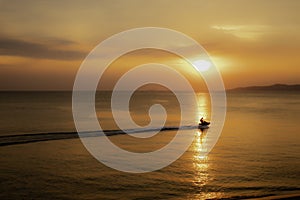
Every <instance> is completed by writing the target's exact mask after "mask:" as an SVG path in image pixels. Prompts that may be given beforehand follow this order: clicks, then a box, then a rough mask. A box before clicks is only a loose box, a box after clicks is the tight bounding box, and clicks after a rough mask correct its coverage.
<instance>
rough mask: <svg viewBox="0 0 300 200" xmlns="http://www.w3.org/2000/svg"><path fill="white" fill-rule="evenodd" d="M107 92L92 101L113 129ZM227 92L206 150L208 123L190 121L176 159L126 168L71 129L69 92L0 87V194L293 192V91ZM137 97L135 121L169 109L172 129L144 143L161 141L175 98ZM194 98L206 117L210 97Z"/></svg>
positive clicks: (296, 153)
mask: <svg viewBox="0 0 300 200" xmlns="http://www.w3.org/2000/svg"><path fill="white" fill-rule="evenodd" d="M108 97H109V95H106V94H105V95H103V94H102V95H100V94H99V95H98V97H97V99H96V102H97V104H96V108H97V112H99V118H100V121H101V123H102V125H103V127H105V129H106V130H109V131H112V133H117V132H116V131H114V130H116V125H115V124H114V123H112V122H111V113H110V112H109V109H108V107H109V106H108V105H109V98H108ZM150 97H151V98H150ZM227 97H228V108H227V109H228V111H227V117H226V122H225V126H224V129H223V132H222V135H221V137H220V138H219V141H218V143H217V144H216V145H215V147H214V149H213V150H212V151H211V152H210V153H209V154H208V156H205V157H202V156H199V155H200V152H201V151H202V150H203V146H204V145H205V143H206V142H207V141H206V138H207V137H206V136H207V135H209V134H210V130H209V129H208V131H203V132H201V131H200V130H197V129H194V128H191V129H189V130H187V131H193V132H194V133H195V140H194V142H193V144H192V145H191V147H190V148H189V150H188V151H187V152H186V153H185V154H184V155H183V156H182V157H181V158H180V159H178V160H177V161H175V162H174V163H173V164H171V165H170V166H168V167H166V168H163V169H161V170H158V171H155V172H151V173H145V174H129V173H124V172H119V171H116V170H113V169H110V168H108V167H106V166H104V165H103V164H101V163H99V162H98V161H97V160H96V159H94V158H93V157H92V156H91V155H90V154H89V153H88V152H87V150H86V149H85V148H84V146H83V145H82V143H81V142H80V140H79V139H78V138H77V136H76V134H75V133H74V132H75V128H74V123H73V120H72V110H71V95H70V93H62V92H59V93H55V92H53V93H0V107H1V109H0V116H1V118H0V144H4V143H5V142H6V143H7V142H10V143H9V144H7V145H5V146H4V145H3V146H0V149H1V151H0V155H1V157H0V158H1V165H0V177H1V183H0V189H1V193H0V199H215V198H217V199H220V198H229V199H246V198H258V197H265V196H269V197H270V198H273V197H275V196H277V195H282V194H298V193H300V186H299V182H300V179H299V177H300V137H299V134H300V126H299V122H298V121H299V118H300V106H299V105H300V94H295V93H287V92H284V93H280V92H276V93H270V92H264V93H263V92H257V93H228V94H227ZM136 98H137V100H136V102H134V103H133V110H134V111H133V113H132V114H133V118H134V119H135V120H136V121H137V123H139V124H140V125H145V124H147V122H149V119H148V116H147V112H148V111H147V108H148V106H149V105H150V104H151V103H162V104H163V105H164V106H165V107H166V108H167V110H168V118H169V121H168V122H167V124H166V126H167V127H171V128H175V129H174V130H173V129H169V130H165V131H163V134H161V136H160V137H158V138H155V139H154V140H153V141H152V143H153V145H152V146H151V145H150V147H154V148H156V146H155V145H158V146H163V145H165V142H166V141H168V138H170V137H173V135H174V133H176V127H178V120H179V118H178V112H177V103H176V101H175V100H174V99H173V97H172V96H171V95H170V94H163V93H159V92H158V93H155V94H154V93H152V94H151V95H150V96H149V93H141V94H139V95H137V96H136ZM198 101H199V111H197V112H199V113H197V114H198V115H199V116H205V117H206V118H208V119H209V118H210V103H209V96H208V95H207V94H198ZM138 102H140V103H138ZM120 112H121V111H120ZM191 112H193V111H191ZM154 119H155V117H154ZM186 124H187V125H189V126H190V125H193V122H187V123H186ZM27 134H32V135H27ZM24 135H25V136H24ZM110 137H111V138H112V140H113V141H114V142H116V143H118V144H119V145H120V146H121V147H122V148H125V149H129V150H133V151H139V150H140V151H144V150H148V148H149V145H144V144H134V141H131V140H127V137H126V135H123V134H114V135H113V136H110ZM24 140H26V141H27V142H26V143H24V144H17V142H18V141H24ZM35 140H37V141H35ZM152 143H151V144H152Z"/></svg>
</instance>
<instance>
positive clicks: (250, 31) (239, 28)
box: [211, 25, 271, 39]
mask: <svg viewBox="0 0 300 200" xmlns="http://www.w3.org/2000/svg"><path fill="white" fill-rule="evenodd" d="M211 28H212V29H215V30H219V31H222V32H224V33H228V34H232V35H234V36H235V37H238V38H243V39H255V38H258V37H260V36H262V35H264V34H268V33H271V27H269V26H265V25H214V26H211Z"/></svg>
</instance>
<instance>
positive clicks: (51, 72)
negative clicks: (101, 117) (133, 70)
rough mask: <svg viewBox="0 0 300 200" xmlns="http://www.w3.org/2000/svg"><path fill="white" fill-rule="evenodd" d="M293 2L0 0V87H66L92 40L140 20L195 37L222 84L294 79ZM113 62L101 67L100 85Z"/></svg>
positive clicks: (297, 37)
mask: <svg viewBox="0 0 300 200" xmlns="http://www.w3.org/2000/svg"><path fill="white" fill-rule="evenodd" d="M299 10H300V1H298V0H287V1H281V0H264V1H261V0H254V1H245V0H227V1H222V0H214V1H201V0H187V1H180V0H153V1H146V0H134V1H133V0H113V1H112V0H106V1H88V2H86V1H64V0H62V1H55V2H54V1H30V0H29V1H9V0H2V1H0V27H1V30H0V69H1V70H0V77H1V78H0V90H70V89H72V86H73V82H74V78H75V75H76V72H77V70H78V68H79V66H80V64H81V62H82V61H83V59H84V58H85V56H86V55H87V54H88V52H89V51H91V50H92V49H93V48H94V47H95V46H96V45H97V44H98V43H99V42H101V41H103V40H104V39H106V38H108V37H109V36H111V35H113V34H115V33H118V32H121V31H124V30H127V29H130V28H137V27H145V26H154V27H165V28H170V29H174V30H177V31H180V32H182V33H185V34H187V35H188V36H190V37H192V38H194V39H195V40H197V41H198V42H199V43H200V44H201V45H203V46H204V47H205V49H206V50H207V52H208V53H209V55H210V56H211V58H212V60H213V61H214V63H215V64H216V66H217V67H218V68H219V70H220V72H221V74H222V77H223V80H224V84H225V86H226V88H233V87H239V86H247V85H268V84H273V83H287V84H295V83H298V84H299V83H300V81H299V80H300V79H299V74H300V57H299V52H300V14H299ZM156 54H157V52H156V53H155V52H154V53H153V52H152V53H149V57H153V55H156ZM167 57H168V56H165V58H167ZM136 59H140V60H139V61H141V59H144V60H145V61H147V60H148V58H141V56H137V57H136ZM164 60H165V61H168V60H167V59H164ZM173 61H174V59H170V60H169V62H170V63H172V62H173ZM124 62H125V61H124ZM166 63H167V62H166ZM119 65H122V63H120V62H119ZM118 67H119V66H117V67H115V70H114V69H112V70H111V71H112V73H108V74H107V76H108V77H106V79H107V81H108V82H107V83H106V85H109V84H110V82H109V81H110V80H111V79H114V78H116V76H115V75H114V74H115V73H117V72H118V70H117V68H118ZM191 79H195V77H192V75H191ZM192 82H195V83H196V82H197V81H193V80H192Z"/></svg>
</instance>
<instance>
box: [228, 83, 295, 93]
mask: <svg viewBox="0 0 300 200" xmlns="http://www.w3.org/2000/svg"><path fill="white" fill-rule="evenodd" d="M228 91H299V92H300V84H297V85H286V84H274V85H268V86H249V87H239V88H234V89H230V90H228Z"/></svg>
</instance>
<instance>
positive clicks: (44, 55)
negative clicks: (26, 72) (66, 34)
mask: <svg viewBox="0 0 300 200" xmlns="http://www.w3.org/2000/svg"><path fill="white" fill-rule="evenodd" d="M70 44H74V43H73V42H72V41H68V40H61V39H51V40H49V41H48V42H42V43H38V42H32V41H26V40H19V39H13V38H7V37H0V55H2V56H20V57H29V58H38V59H53V60H78V59H82V58H84V56H86V52H83V51H75V50H68V49H63V48H57V47H67V46H68V45H70Z"/></svg>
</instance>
